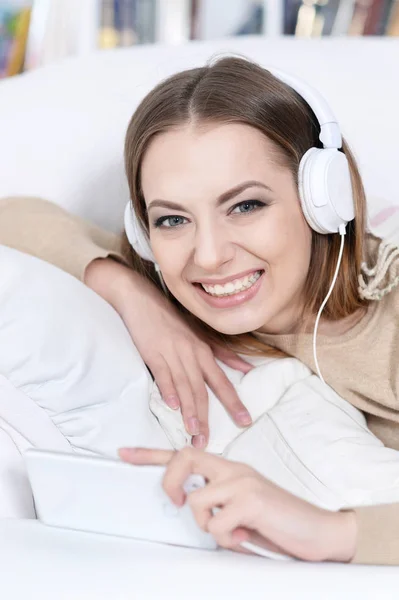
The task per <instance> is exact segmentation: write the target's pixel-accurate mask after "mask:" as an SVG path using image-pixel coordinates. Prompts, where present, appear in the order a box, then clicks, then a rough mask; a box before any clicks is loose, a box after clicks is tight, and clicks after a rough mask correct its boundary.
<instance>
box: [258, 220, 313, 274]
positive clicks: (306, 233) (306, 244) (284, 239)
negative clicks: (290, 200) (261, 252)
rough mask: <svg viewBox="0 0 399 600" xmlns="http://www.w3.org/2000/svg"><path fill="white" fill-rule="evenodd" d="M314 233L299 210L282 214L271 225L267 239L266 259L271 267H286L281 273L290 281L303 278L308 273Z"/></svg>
mask: <svg viewBox="0 0 399 600" xmlns="http://www.w3.org/2000/svg"><path fill="white" fill-rule="evenodd" d="M311 246H312V231H311V229H310V227H309V225H308V224H307V222H306V221H305V219H304V217H303V214H302V212H301V210H300V208H299V210H296V211H294V212H293V213H291V214H290V215H286V214H281V215H278V217H277V218H276V219H275V220H274V222H273V223H270V226H269V227H268V230H267V237H266V239H265V247H266V248H267V250H266V258H267V260H268V262H269V264H270V266H271V267H273V266H276V267H277V266H281V267H282V266H284V269H282V270H281V273H282V274H283V275H284V276H285V277H287V281H288V280H289V279H292V278H293V277H294V279H297V278H298V277H301V278H303V277H304V276H305V275H306V274H307V271H308V268H309V262H310V253H311Z"/></svg>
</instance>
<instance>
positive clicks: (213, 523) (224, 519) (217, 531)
mask: <svg viewBox="0 0 399 600" xmlns="http://www.w3.org/2000/svg"><path fill="white" fill-rule="evenodd" d="M244 510H245V508H244V507H243V506H242V505H241V504H240V502H237V501H234V500H231V504H227V505H225V506H223V508H222V509H221V510H219V511H217V512H215V513H214V514H212V517H211V518H210V519H209V521H208V523H207V530H208V532H209V533H210V534H211V535H212V536H213V537H214V538H215V540H216V541H217V543H218V545H219V546H222V547H223V548H234V547H235V546H237V541H236V537H235V535H234V532H235V531H236V530H237V529H238V528H239V527H240V528H241V529H243V527H242V525H243V523H242V518H243V511H244Z"/></svg>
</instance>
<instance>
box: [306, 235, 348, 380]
mask: <svg viewBox="0 0 399 600" xmlns="http://www.w3.org/2000/svg"><path fill="white" fill-rule="evenodd" d="M345 234H346V227H345V225H344V224H342V225H340V226H339V235H340V236H341V247H340V249H339V255H338V261H337V266H336V269H335V273H334V277H333V280H332V283H331V286H330V289H329V290H328V294H327V296H326V297H325V298H324V301H323V303H322V305H321V306H320V309H319V312H318V314H317V317H316V322H315V326H314V331H313V358H314V362H315V365H316V371H317V374H318V376H319V377H320V379H321V380H322V382H323V383H325V381H324V379H323V375H322V374H321V371H320V367H319V361H318V360H317V350H316V338H317V329H318V327H319V321H320V317H321V313H322V312H323V310H324V307H325V305H326V304H327V302H328V299H329V297H330V296H331V293H332V291H333V289H334V286H335V283H336V281H337V277H338V273H339V268H340V266H341V261H342V255H343V252H344V245H345Z"/></svg>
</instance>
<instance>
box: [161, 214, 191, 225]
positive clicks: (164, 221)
mask: <svg viewBox="0 0 399 600" xmlns="http://www.w3.org/2000/svg"><path fill="white" fill-rule="evenodd" d="M186 221H187V219H186V218H185V217H179V215H171V216H169V217H160V218H159V219H157V220H156V221H155V223H154V227H170V228H171V227H179V226H180V225H184V223H185V222H186Z"/></svg>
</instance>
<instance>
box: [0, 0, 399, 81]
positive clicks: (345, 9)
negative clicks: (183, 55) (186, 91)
mask: <svg viewBox="0 0 399 600" xmlns="http://www.w3.org/2000/svg"><path fill="white" fill-rule="evenodd" d="M244 34H253V35H262V36H280V35H286V36H296V37H300V38H304V37H305V38H306V37H319V36H385V35H386V36H399V0H259V1H256V0H0V77H1V78H4V77H9V76H12V75H16V74H18V73H21V72H23V71H24V70H30V69H34V68H36V67H38V66H41V65H44V64H49V63H54V62H56V61H59V60H61V59H63V58H65V57H68V56H74V55H75V56H76V55H84V54H87V53H90V52H93V51H97V50H102V49H110V48H115V47H126V46H132V45H135V44H152V43H157V42H158V43H167V44H181V43H183V42H185V41H187V40H202V39H220V38H223V37H226V36H234V35H244Z"/></svg>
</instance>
